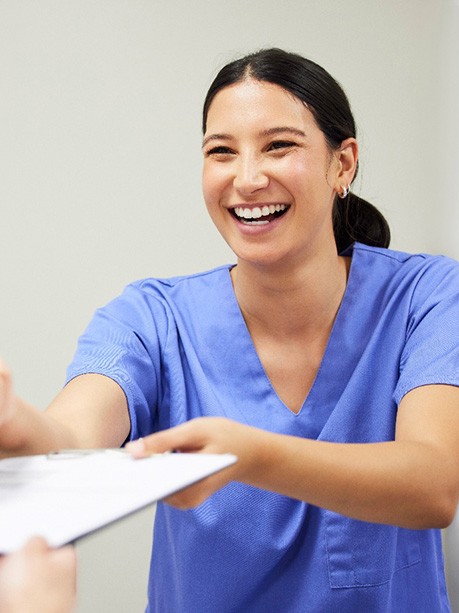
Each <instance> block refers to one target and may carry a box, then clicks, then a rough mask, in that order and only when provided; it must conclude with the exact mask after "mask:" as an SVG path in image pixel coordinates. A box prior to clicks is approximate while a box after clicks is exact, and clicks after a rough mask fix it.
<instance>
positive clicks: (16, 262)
mask: <svg viewBox="0 0 459 613" xmlns="http://www.w3.org/2000/svg"><path fill="white" fill-rule="evenodd" d="M458 41H459V4H458V2H457V1H454V0H398V1H397V0H380V1H378V0H347V1H346V2H344V1H342V2H341V1H339V0H309V1H308V0H283V2H279V0H252V1H250V0H232V1H230V2H221V1H219V0H194V1H189V0H167V1H166V0H164V1H162V0H156V1H155V0H0V83H1V92H0V205H1V209H0V212H1V235H0V261H1V267H0V281H1V290H2V297H1V301H0V354H2V356H3V357H4V359H5V360H6V361H7V362H8V363H9V364H10V366H11V367H12V369H13V372H14V375H15V383H16V388H17V390H18V392H19V393H20V394H21V395H23V396H24V397H26V398H27V399H28V400H30V401H32V402H33V403H35V404H36V405H38V406H39V407H45V406H46V405H47V404H48V402H49V401H50V400H51V399H52V397H53V396H54V395H55V393H56V392H57V391H58V390H59V389H60V387H61V386H62V384H63V381H64V376H65V368H66V366H67V364H68V363H69V361H70V360H71V357H72V354H73V352H74V349H75V343H76V339H77V337H78V336H79V334H80V333H81V332H82V330H83V329H84V327H85V325H86V324H87V323H88V321H89V319H90V317H91V315H92V313H93V311H94V310H95V308H97V307H98V306H99V305H102V304H104V303H106V302H107V301H108V300H109V299H111V298H112V297H114V296H115V295H117V294H119V293H120V291H121V290H122V289H123V287H124V285H125V284H127V283H128V282H130V281H132V280H135V279H138V278H141V277H146V276H160V277H161V276H169V275H175V274H184V273H189V272H196V271H199V270H204V269H208V268H210V267H212V266H214V265H218V264H221V263H225V262H228V261H234V258H233V257H232V254H231V253H230V252H229V250H228V248H227V247H226V246H225V244H224V243H223V241H222V240H221V238H220V237H219V236H218V234H217V232H216V231H215V230H214V228H213V227H212V224H211V222H210V221H209V220H208V218H207V215H206V212H205V209H204V206H203V204H202V197H201V187H200V173H201V153H200V140H201V135H200V113H201V104H202V100H203V98H204V95H205V92H206V88H207V86H208V85H209V83H210V81H211V79H212V78H213V76H214V75H215V73H216V71H217V69H218V68H220V67H221V66H222V65H223V64H224V63H226V62H227V61H229V60H231V59H233V58H235V57H237V56H239V55H240V54H242V53H245V52H248V51H252V50H255V49H257V48H260V47H265V46H280V47H284V48H286V49H288V50H292V51H297V52H299V53H301V54H303V55H305V56H307V57H309V58H311V59H313V60H315V61H317V62H318V63H320V64H321V65H323V66H324V67H325V68H327V69H328V70H329V71H330V72H331V73H332V74H333V75H334V76H335V77H336V78H337V79H338V80H339V81H340V82H341V83H342V84H343V86H344V88H345V90H346V92H347V93H348V95H349V98H350V100H351V104H352V106H353V110H354V114H355V117H356V120H357V123H358V127H359V140H360V145H361V168H360V177H359V179H358V181H357V183H356V185H355V186H354V189H355V191H357V193H360V194H361V195H362V196H363V197H365V198H367V199H369V200H370V201H372V202H374V203H375V204H377V206H379V207H380V208H381V210H382V211H383V212H384V213H385V215H386V216H387V218H388V219H389V221H390V224H391V227H392V229H393V242H392V246H393V247H394V248H399V249H403V250H406V251H427V252H431V253H445V254H448V255H451V256H453V257H456V258H459V245H458V242H457V229H458V225H459V224H458V221H459V211H458V206H457V200H458V199H457V189H458V184H457V178H458V176H459V173H458V170H459V168H458V162H457V148H456V143H457V140H458V136H459V127H458V116H457V112H456V109H458V108H459V75H458V72H459V59H458V58H459V43H458ZM153 513H154V509H151V508H150V509H147V510H145V511H143V512H141V513H139V514H137V515H135V516H134V517H132V518H129V519H127V520H125V521H123V522H122V523H120V524H117V525H115V526H113V527H111V528H109V529H107V530H105V531H103V532H101V533H100V534H98V535H95V536H93V537H90V538H88V539H87V540H86V541H83V542H82V543H81V544H80V545H79V546H78V549H79V556H80V580H79V607H78V611H80V612H82V613H90V612H94V613H96V612H97V613H100V612H101V611H110V612H112V613H116V612H120V613H125V612H127V611H129V612H137V611H142V610H143V608H144V605H145V601H146V598H145V593H146V578H147V574H148V559H149V550H150V546H151V524H152V519H153ZM446 546H447V554H448V567H449V581H450V592H451V597H452V599H453V600H454V602H455V603H456V605H455V606H456V609H457V610H459V577H458V571H457V568H458V564H459V554H458V550H459V525H457V526H453V527H452V528H450V529H449V530H448V532H447V537H446Z"/></svg>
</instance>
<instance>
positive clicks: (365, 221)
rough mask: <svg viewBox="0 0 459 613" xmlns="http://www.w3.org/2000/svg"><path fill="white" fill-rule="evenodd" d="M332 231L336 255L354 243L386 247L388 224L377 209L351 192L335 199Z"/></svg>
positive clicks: (388, 237)
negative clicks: (336, 250)
mask: <svg viewBox="0 0 459 613" xmlns="http://www.w3.org/2000/svg"><path fill="white" fill-rule="evenodd" d="M333 231H334V233H335V241H336V246H337V249H338V253H342V252H343V251H344V250H345V249H347V247H349V246H350V245H352V243H354V242H359V243H364V244H365V245H370V246H372V247H388V246H389V243H390V229H389V224H388V223H387V221H386V220H385V218H384V216H383V214H382V213H380V212H379V211H378V209H377V208H376V207H375V206H373V205H372V204H370V203H369V202H367V201H366V200H364V199H363V198H359V196H356V195H355V194H353V193H352V192H350V193H349V195H348V196H346V198H344V199H343V200H340V199H339V198H337V199H336V201H335V205H334V207H333Z"/></svg>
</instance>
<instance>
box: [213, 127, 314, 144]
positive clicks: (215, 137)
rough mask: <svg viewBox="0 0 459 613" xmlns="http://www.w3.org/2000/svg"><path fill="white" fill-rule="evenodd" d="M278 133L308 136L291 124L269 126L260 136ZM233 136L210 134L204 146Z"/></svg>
mask: <svg viewBox="0 0 459 613" xmlns="http://www.w3.org/2000/svg"><path fill="white" fill-rule="evenodd" d="M277 134H294V135H295V136H300V137H303V138H304V137H306V134H305V133H304V132H303V130H299V129H298V128H292V127H290V126H279V127H276V128H269V129H268V130H262V131H261V132H260V136H275V135H277ZM232 138H233V137H232V136H231V134H223V133H222V134H210V135H209V136H206V138H205V139H204V140H203V141H202V146H203V147H205V146H206V145H207V143H209V142H211V141H214V140H223V141H228V140H231V139H232Z"/></svg>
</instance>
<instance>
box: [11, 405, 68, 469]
mask: <svg viewBox="0 0 459 613" xmlns="http://www.w3.org/2000/svg"><path fill="white" fill-rule="evenodd" d="M13 402H14V403H15V406H14V410H13V411H11V416H10V417H9V419H7V420H6V421H5V422H4V423H3V424H2V426H1V428H0V458H1V457H7V456H12V455H34V454H38V453H46V452H48V451H52V450H56V449H62V448H72V447H76V446H77V444H76V440H75V437H74V436H73V434H72V432H71V430H70V429H68V428H66V427H65V426H64V425H62V424H60V423H59V422H58V421H56V420H55V419H53V418H52V417H49V416H48V415H47V414H46V412H43V411H39V410H38V409H36V408H35V407H33V406H31V405H30V404H28V403H26V402H24V401H23V400H21V399H20V398H15V399H14V400H13Z"/></svg>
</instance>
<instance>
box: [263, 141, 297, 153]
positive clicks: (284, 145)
mask: <svg viewBox="0 0 459 613" xmlns="http://www.w3.org/2000/svg"><path fill="white" fill-rule="evenodd" d="M295 146H296V143H294V142H292V141H289V140H275V141H274V142H272V143H271V144H270V145H269V147H268V150H270V149H271V151H273V150H274V151H275V150H277V149H288V148H290V147H295Z"/></svg>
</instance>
